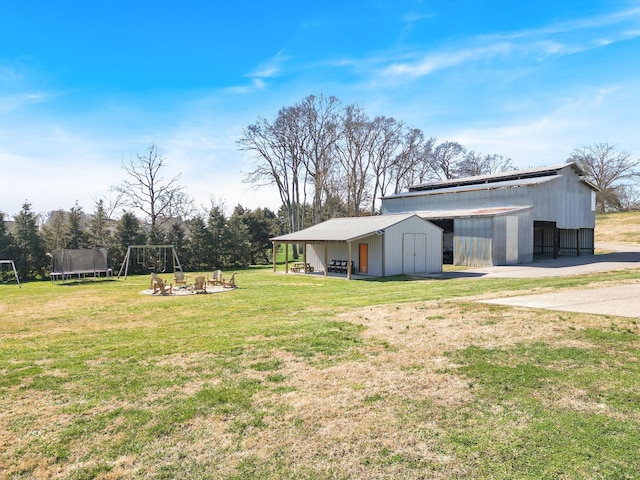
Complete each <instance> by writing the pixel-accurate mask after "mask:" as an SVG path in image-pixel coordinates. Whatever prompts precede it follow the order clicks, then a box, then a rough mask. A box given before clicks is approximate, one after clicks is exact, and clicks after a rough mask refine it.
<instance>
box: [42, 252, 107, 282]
mask: <svg viewBox="0 0 640 480" xmlns="http://www.w3.org/2000/svg"><path fill="white" fill-rule="evenodd" d="M107 252H108V249H107V248H100V247H96V248H82V249H66V248H65V249H58V250H54V251H53V252H52V254H51V274H52V275H58V276H61V277H63V278H64V277H67V276H71V275H87V274H93V275H97V274H99V273H105V274H108V273H109V272H111V269H110V268H109V266H108V264H107Z"/></svg>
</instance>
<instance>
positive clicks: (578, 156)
mask: <svg viewBox="0 0 640 480" xmlns="http://www.w3.org/2000/svg"><path fill="white" fill-rule="evenodd" d="M568 161H570V162H576V164H577V165H578V166H579V167H580V168H581V169H582V170H583V171H584V172H585V175H586V177H587V179H588V180H589V181H591V182H592V183H593V184H594V185H595V186H596V187H598V188H599V189H600V191H599V192H597V193H596V209H597V211H598V213H604V212H608V211H615V210H620V209H622V208H623V205H622V200H623V197H625V196H626V197H629V196H630V194H629V189H631V188H632V186H631V185H630V184H629V183H626V182H633V183H636V182H637V181H638V179H640V160H633V159H632V158H631V154H630V153H628V152H618V151H617V150H616V147H615V145H611V144H608V143H595V144H593V145H591V146H587V147H582V148H576V149H575V150H574V151H573V152H572V153H571V156H570V157H569V159H568Z"/></svg>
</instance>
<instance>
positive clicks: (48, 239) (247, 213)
mask: <svg viewBox="0 0 640 480" xmlns="http://www.w3.org/2000/svg"><path fill="white" fill-rule="evenodd" d="M280 224H281V219H279V218H278V216H277V215H276V214H275V213H274V212H273V211H271V210H269V209H267V208H259V209H256V210H249V209H246V208H244V207H242V206H240V205H238V206H236V207H235V208H234V210H233V213H232V214H231V215H230V216H229V217H226V216H225V214H224V210H223V208H222V207H221V206H213V207H211V209H210V210H209V211H208V212H206V213H198V214H194V215H191V216H190V218H188V219H186V220H179V219H172V220H171V221H165V222H163V223H162V226H161V227H159V228H151V226H150V224H148V223H145V222H143V221H141V220H140V219H139V218H138V217H137V216H136V215H134V214H133V213H131V212H125V213H123V214H122V215H121V216H120V218H119V219H117V220H111V219H110V218H108V216H107V214H106V210H105V207H104V202H103V201H102V200H100V201H98V202H97V204H96V210H95V212H94V213H93V214H91V215H86V214H85V213H84V212H83V210H82V207H80V206H79V205H77V204H76V205H75V206H74V207H72V208H71V209H70V210H68V211H64V210H55V211H52V212H49V213H48V214H47V215H46V218H44V219H41V218H40V216H39V215H37V214H36V213H35V212H33V210H32V208H31V204H30V203H28V202H25V203H24V204H23V206H22V209H21V211H20V212H19V213H18V214H17V215H16V216H15V217H14V221H13V222H12V228H11V229H9V226H8V222H7V221H5V218H4V214H3V213H2V212H0V259H10V260H14V262H15V265H16V268H17V270H18V274H19V276H20V278H23V279H27V278H31V279H36V278H45V277H46V276H47V275H48V269H49V266H50V256H49V255H47V254H48V253H50V252H52V251H53V250H56V249H60V248H71V249H75V248H93V247H106V248H108V249H109V259H110V262H111V268H113V269H114V270H115V271H116V272H117V270H118V269H119V268H120V266H121V264H122V262H123V260H124V258H125V255H126V253H127V248H128V247H129V245H174V246H175V247H176V250H177V252H178V256H179V259H180V263H181V265H182V267H183V269H185V270H190V271H204V270H213V269H214V268H220V269H225V268H241V267H246V266H248V265H259V264H267V263H269V262H270V261H271V242H270V240H269V239H270V238H271V237H273V236H275V235H277V234H279V233H280V232H282V229H281V228H280V227H279V225H280ZM129 271H130V272H136V273H148V270H144V266H140V265H135V264H132V265H130V267H129ZM4 273H5V274H6V275H8V274H9V273H11V274H12V272H4ZM3 280H4V279H3Z"/></svg>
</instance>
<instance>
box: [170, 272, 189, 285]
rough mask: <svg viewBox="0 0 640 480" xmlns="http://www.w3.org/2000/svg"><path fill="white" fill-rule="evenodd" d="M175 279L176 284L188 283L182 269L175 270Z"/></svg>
mask: <svg viewBox="0 0 640 480" xmlns="http://www.w3.org/2000/svg"><path fill="white" fill-rule="evenodd" d="M173 281H174V283H175V284H176V285H186V284H187V277H185V276H184V272H183V271H181V270H178V271H177V272H175V273H174V274H173Z"/></svg>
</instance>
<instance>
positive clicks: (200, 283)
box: [191, 275, 207, 293]
mask: <svg viewBox="0 0 640 480" xmlns="http://www.w3.org/2000/svg"><path fill="white" fill-rule="evenodd" d="M191 289H192V290H193V291H194V292H196V293H207V277H205V276H202V275H199V276H197V277H196V278H194V279H193V286H192V287H191Z"/></svg>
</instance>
